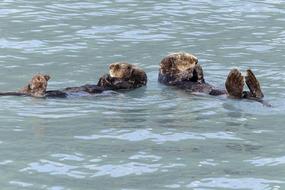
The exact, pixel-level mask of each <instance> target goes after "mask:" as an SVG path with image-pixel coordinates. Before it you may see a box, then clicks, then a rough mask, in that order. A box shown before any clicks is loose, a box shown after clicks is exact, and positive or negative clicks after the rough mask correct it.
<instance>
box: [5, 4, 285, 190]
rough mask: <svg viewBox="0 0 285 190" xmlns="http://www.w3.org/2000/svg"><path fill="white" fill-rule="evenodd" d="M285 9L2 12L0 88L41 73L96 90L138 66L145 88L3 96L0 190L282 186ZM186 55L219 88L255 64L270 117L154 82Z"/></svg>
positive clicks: (23, 7)
mask: <svg viewBox="0 0 285 190" xmlns="http://www.w3.org/2000/svg"><path fill="white" fill-rule="evenodd" d="M284 13H285V9H284V2H283V1H279V0H266V1H262V2H261V1H254V0H253V1H249V2H241V1H236V0H230V1H224V0H222V1H209V0H202V1H181V0H178V1H177V0H175V1H174V0H167V1H164V2H160V1H153V0H149V1H137V0H115V1H112V2H111V1H101V2H91V1H86V2H82V1H77V0H72V1H55V0H51V1H33V0H32V1H26V0H19V1H14V0H4V1H2V2H0V23H1V28H0V34H1V36H0V49H1V51H0V68H1V69H0V75H1V81H0V90H1V91H4V90H15V89H19V88H20V87H22V86H24V85H25V84H26V83H27V82H28V81H29V79H30V78H31V76H32V74H34V73H37V72H42V73H48V74H50V75H51V77H52V78H51V80H50V83H49V88H50V89H60V88H64V87H66V86H77V85H81V84H86V83H90V84H94V83H96V82H97V80H98V78H99V76H100V75H102V74H103V73H106V71H107V69H108V64H110V63H112V62H116V61H128V62H131V63H135V64H137V65H139V66H140V67H142V68H144V69H145V70H146V72H147V74H148V78H149V82H148V86H147V87H143V88H141V89H136V90H134V91H131V92H118V93H116V92H111V91H110V92H106V93H104V94H103V95H97V96H86V95H85V94H81V95H80V96H70V97H69V98H67V99H46V100H43V99H34V98H29V97H25V98H23V97H1V98H0V151H1V155H0V174H1V175H0V176H1V179H0V184H1V187H2V188H3V189H7V190H9V189H37V190H38V189H47V190H70V189H94V187H95V188H97V189H114V188H115V189H197V190H198V189H252V190H255V189H256V190H268V189H272V190H273V189H274V190H275V189H284V187H285V184H284V182H285V181H284V177H285V172H284V171H285V170H284V163H285V161H284V160H285V159H284V151H283V150H284V148H285V147H284V143H282V139H283V137H284V135H285V134H284V130H283V126H284V111H285V103H284V101H283V100H284V98H285V93H284V89H285V88H284V86H285V80H284V78H285V72H284V71H285V66H284V63H283V60H284V57H285V56H284V49H285V48H284V42H285V32H284V21H285V19H284ZM174 51H187V52H192V53H194V54H195V55H196V56H197V57H198V58H199V63H201V65H203V68H204V72H205V77H206V80H207V81H208V82H209V83H212V84H214V85H216V86H217V87H220V88H223V86H224V82H225V79H226V76H227V74H228V72H229V71H230V69H231V68H233V67H239V68H240V69H241V71H245V70H246V69H247V68H251V69H252V70H253V71H254V73H256V75H257V77H258V79H259V80H260V82H261V85H262V87H263V90H264V94H265V96H266V100H267V101H269V102H270V103H271V104H272V105H273V107H272V108H267V107H264V106H263V105H262V104H260V103H257V102H251V101H245V100H244V101H238V100H233V99H227V98H225V97H209V96H206V95H201V94H190V93H188V92H184V91H181V90H177V89H174V88H171V87H166V86H164V85H161V84H159V83H158V82H157V71H158V64H159V62H160V60H161V59H162V57H163V56H165V55H167V54H168V53H169V52H174Z"/></svg>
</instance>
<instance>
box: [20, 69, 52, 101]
mask: <svg viewBox="0 0 285 190" xmlns="http://www.w3.org/2000/svg"><path fill="white" fill-rule="evenodd" d="M49 79H50V76H49V75H45V74H36V75H34V76H33V78H32V80H31V81H30V82H29V84H28V85H27V86H25V87H23V88H22V89H21V90H20V92H21V93H25V94H27V95H31V96H35V97H43V96H44V95H45V92H46V89H47V85H48V80H49Z"/></svg>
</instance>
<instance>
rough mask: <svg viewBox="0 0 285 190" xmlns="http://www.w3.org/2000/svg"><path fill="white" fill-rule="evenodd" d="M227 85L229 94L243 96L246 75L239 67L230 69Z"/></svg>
mask: <svg viewBox="0 0 285 190" xmlns="http://www.w3.org/2000/svg"><path fill="white" fill-rule="evenodd" d="M225 85H226V89H227V92H228V95H229V96H231V97H234V98H242V96H243V87H244V77H243V76H242V74H241V72H240V71H239V70H238V69H232V70H231V71H230V73H229V75H228V77H227V80H226V83H225Z"/></svg>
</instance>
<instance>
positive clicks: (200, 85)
mask: <svg viewBox="0 0 285 190" xmlns="http://www.w3.org/2000/svg"><path fill="white" fill-rule="evenodd" d="M158 81H159V82H160V83H162V84H165V85H169V86H175V87H177V88H180V89H183V90H187V91H190V92H199V93H205V94H209V95H213V96H219V95H223V94H226V91H225V90H221V89H217V88H216V87H214V86H213V85H211V84H209V83H206V82H195V81H191V79H190V80H182V81H179V80H178V81H177V80H176V78H175V77H174V76H170V75H167V74H161V73H160V72H159V75H158Z"/></svg>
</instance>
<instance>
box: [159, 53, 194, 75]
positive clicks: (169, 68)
mask: <svg viewBox="0 0 285 190" xmlns="http://www.w3.org/2000/svg"><path fill="white" fill-rule="evenodd" d="M197 63H198V59H197V57H195V56H194V55H192V54H190V53H185V52H178V53H171V54H169V55H168V56H167V57H165V58H164V59H162V61H161V63H160V70H161V72H162V74H171V75H173V74H177V73H179V72H184V71H187V70H189V69H192V68H194V67H195V65H196V64H197Z"/></svg>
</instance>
